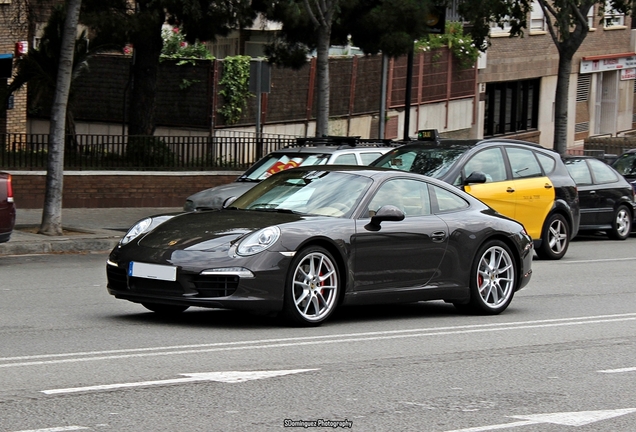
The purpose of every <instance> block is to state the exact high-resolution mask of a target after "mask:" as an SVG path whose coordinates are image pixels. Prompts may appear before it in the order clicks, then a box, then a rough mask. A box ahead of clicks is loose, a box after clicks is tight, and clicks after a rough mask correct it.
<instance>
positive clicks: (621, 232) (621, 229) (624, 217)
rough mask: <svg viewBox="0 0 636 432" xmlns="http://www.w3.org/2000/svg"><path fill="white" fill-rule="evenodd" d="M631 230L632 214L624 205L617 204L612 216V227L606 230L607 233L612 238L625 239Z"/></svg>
mask: <svg viewBox="0 0 636 432" xmlns="http://www.w3.org/2000/svg"><path fill="white" fill-rule="evenodd" d="M631 232H632V214H631V212H630V211H629V209H628V208H627V207H626V206H624V205H621V206H618V208H617V209H616V211H615V212H614V216H612V229H610V230H609V231H608V232H607V235H608V236H609V238H611V239H612V240H625V239H626V238H627V237H629V235H630V234H631Z"/></svg>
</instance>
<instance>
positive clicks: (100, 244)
mask: <svg viewBox="0 0 636 432" xmlns="http://www.w3.org/2000/svg"><path fill="white" fill-rule="evenodd" d="M179 211H182V208H180V207H160V208H155V207H135V208H69V209H62V227H63V229H64V230H65V235H64V236H60V237H52V236H45V235H42V234H37V229H38V228H39V226H40V223H41V222H42V209H17V216H16V226H15V228H14V230H13V234H12V235H11V239H10V240H9V241H8V242H5V243H0V256H3V255H26V254H42V253H83V252H105V251H109V250H111V249H112V248H113V247H115V245H117V243H118V242H119V239H120V238H121V237H122V236H123V235H124V233H125V232H126V231H127V230H128V228H130V227H131V226H132V225H133V224H134V223H135V222H137V221H138V220H140V219H143V218H144V217H146V216H151V215H155V214H161V213H172V212H179Z"/></svg>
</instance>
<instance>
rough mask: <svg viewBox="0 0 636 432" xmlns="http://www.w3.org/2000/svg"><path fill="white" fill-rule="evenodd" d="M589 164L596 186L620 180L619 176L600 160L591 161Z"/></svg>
mask: <svg viewBox="0 0 636 432" xmlns="http://www.w3.org/2000/svg"><path fill="white" fill-rule="evenodd" d="M588 162H589V163H590V169H591V170H592V175H593V176H594V181H595V183H596V184H604V183H613V182H615V181H616V180H618V176H617V175H616V173H615V172H614V170H613V169H611V168H610V167H609V166H607V165H606V164H605V163H604V162H601V161H600V160H598V159H589V160H588Z"/></svg>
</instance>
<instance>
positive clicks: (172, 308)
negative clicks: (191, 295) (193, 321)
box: [141, 303, 189, 316]
mask: <svg viewBox="0 0 636 432" xmlns="http://www.w3.org/2000/svg"><path fill="white" fill-rule="evenodd" d="M141 305H142V306H143V307H145V308H146V309H148V310H150V311H153V312H155V313H157V314H159V315H164V316H171V315H179V314H180V313H181V312H183V311H185V310H186V309H187V308H189V306H179V305H168V304H161V303H142V304H141Z"/></svg>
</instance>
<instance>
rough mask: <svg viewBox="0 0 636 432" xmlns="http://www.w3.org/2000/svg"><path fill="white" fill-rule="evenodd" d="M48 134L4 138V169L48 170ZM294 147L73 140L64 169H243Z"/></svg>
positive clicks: (281, 143)
mask: <svg viewBox="0 0 636 432" xmlns="http://www.w3.org/2000/svg"><path fill="white" fill-rule="evenodd" d="M48 140H49V137H48V135H46V134H4V135H0V169H4V170H46V167H47V160H48V151H49V149H48ZM295 143H296V138H295V137H291V136H286V135H264V136H261V137H256V136H254V135H252V136H249V134H245V135H240V136H214V137H208V136H130V137H129V136H121V135H73V136H71V135H69V136H67V137H66V142H65V145H64V169H66V170H85V171H86V170H162V171H171V170H178V171H184V170H244V169H246V168H247V167H249V166H250V165H252V164H253V163H254V162H256V161H257V160H258V159H259V158H260V157H262V156H264V155H266V154H267V153H269V152H271V151H273V150H276V149H279V148H282V147H286V146H291V145H294V144H295Z"/></svg>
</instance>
